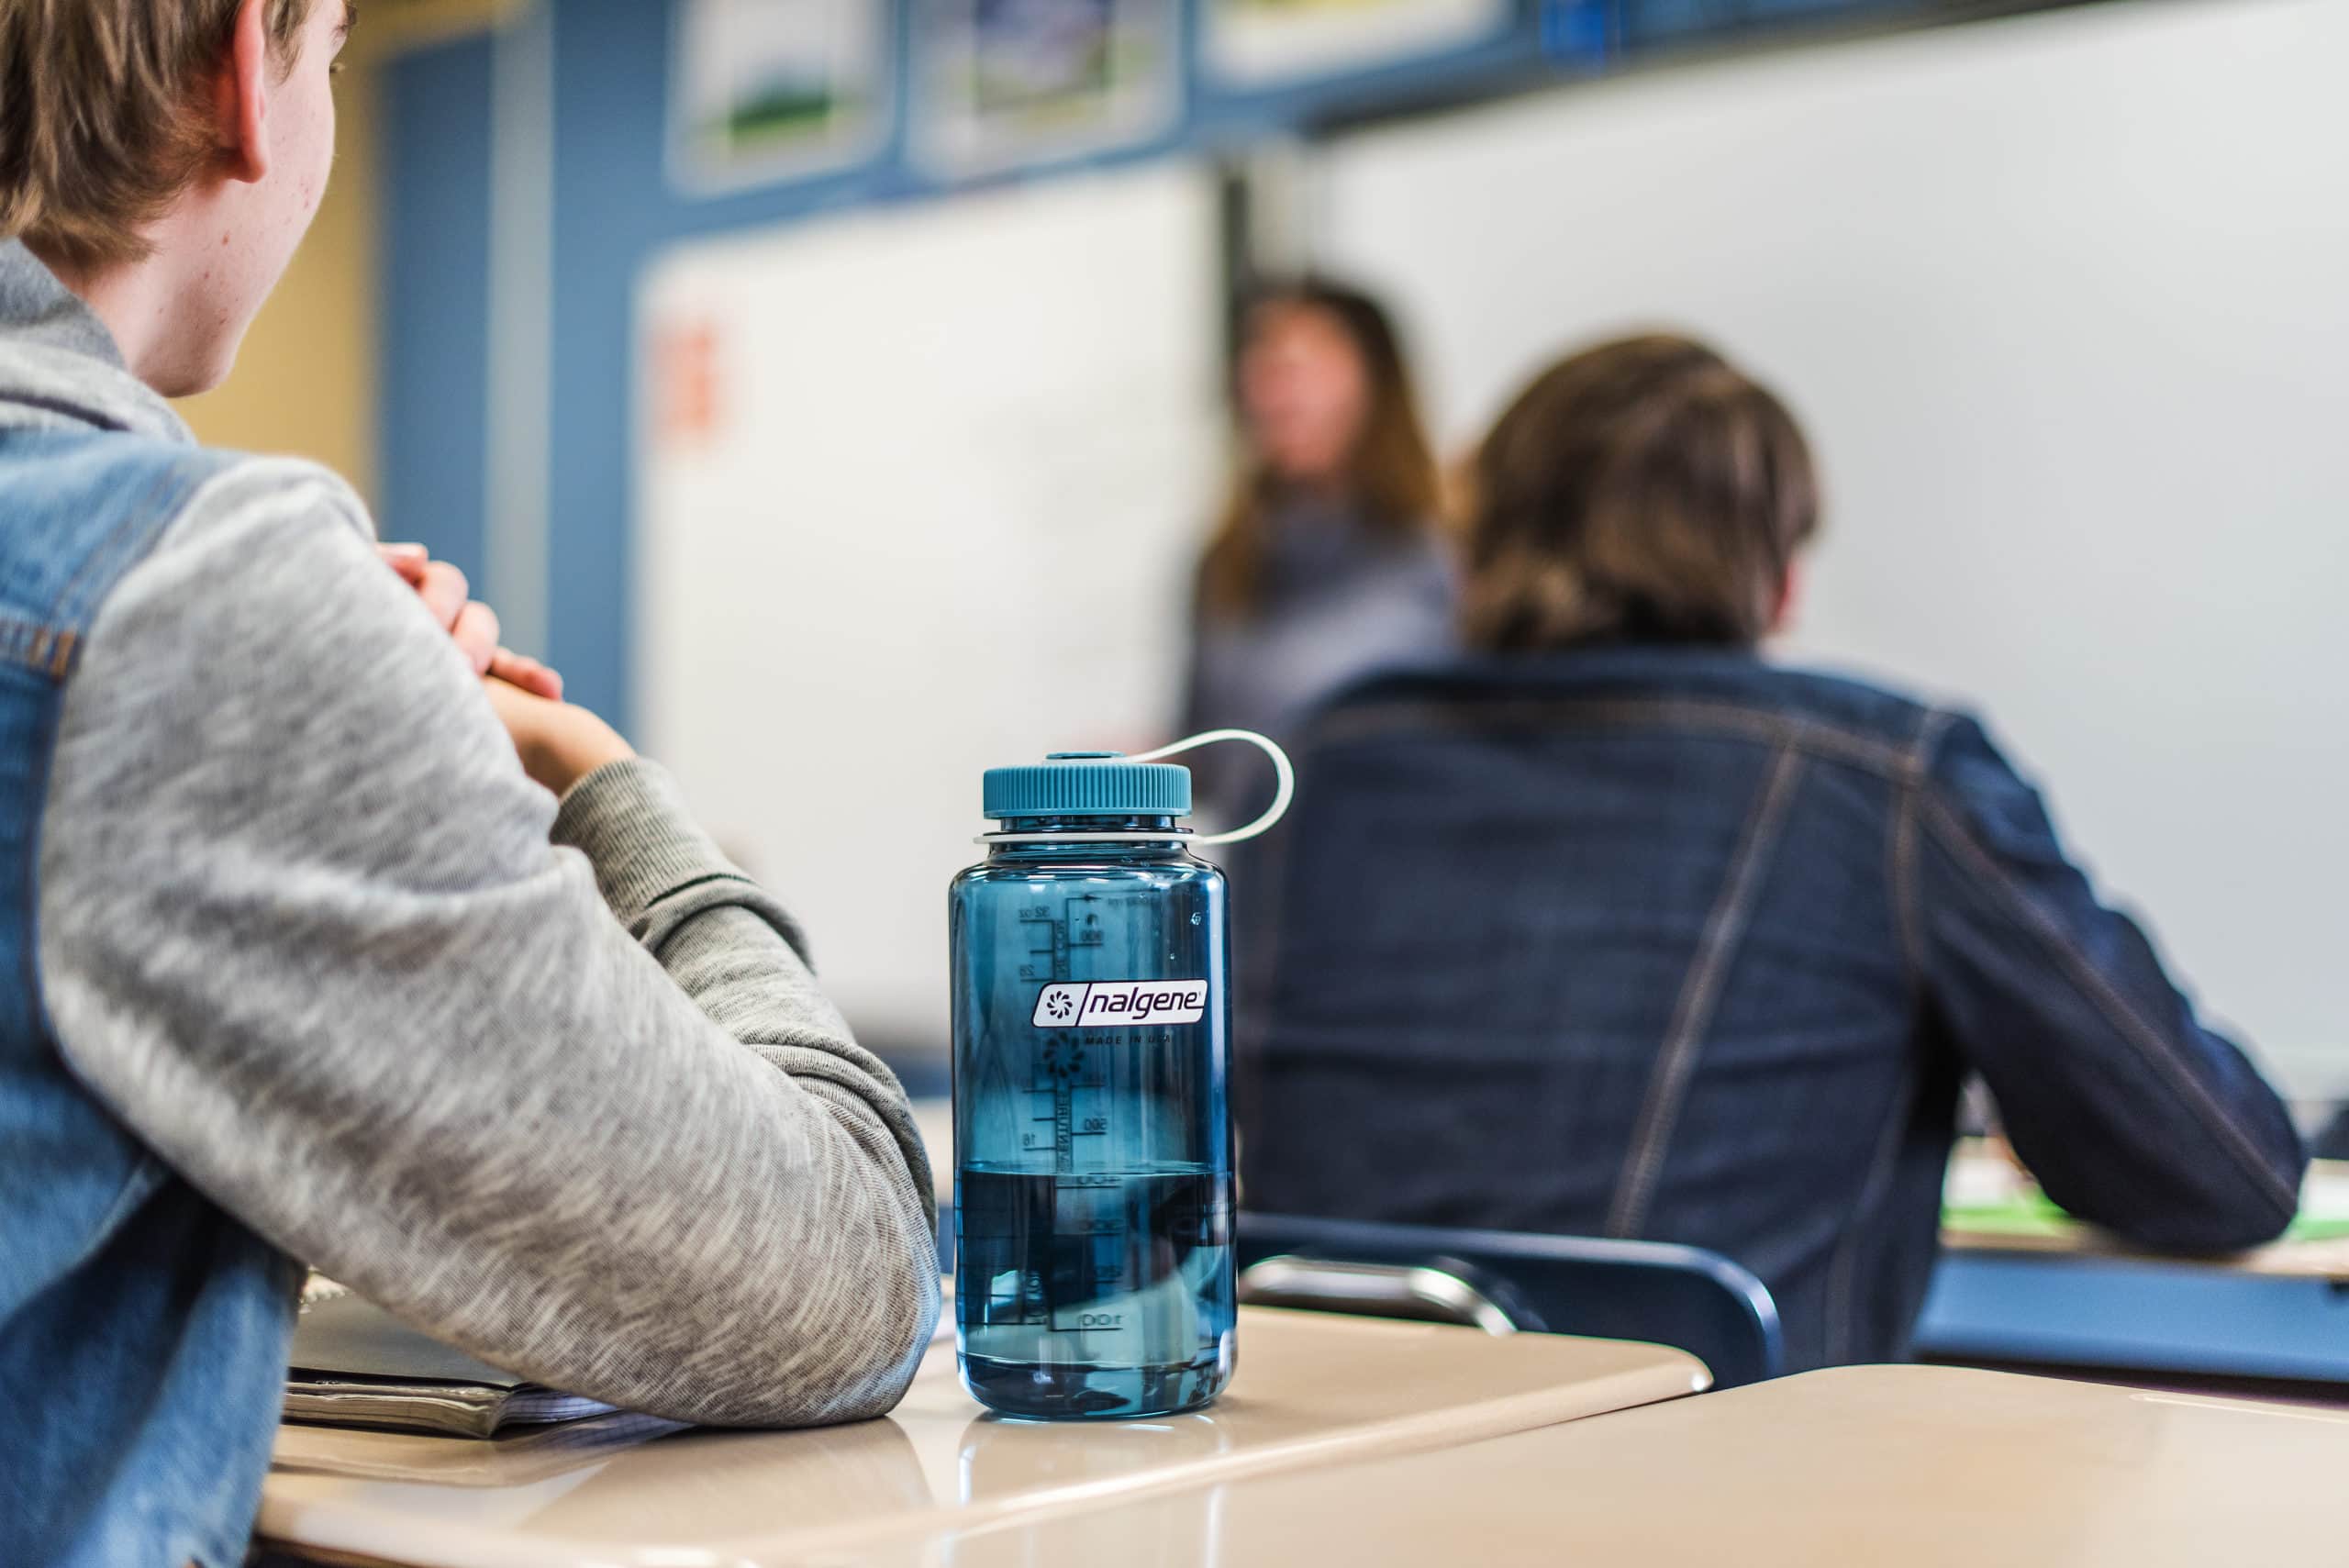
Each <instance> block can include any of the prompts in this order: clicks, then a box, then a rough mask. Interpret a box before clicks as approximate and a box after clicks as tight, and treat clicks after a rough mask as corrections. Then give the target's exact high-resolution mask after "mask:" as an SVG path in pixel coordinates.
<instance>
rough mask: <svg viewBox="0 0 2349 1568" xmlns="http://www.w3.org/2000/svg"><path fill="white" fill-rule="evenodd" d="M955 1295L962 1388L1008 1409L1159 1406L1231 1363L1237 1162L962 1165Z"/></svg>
mask: <svg viewBox="0 0 2349 1568" xmlns="http://www.w3.org/2000/svg"><path fill="white" fill-rule="evenodd" d="M956 1230H957V1256H958V1264H957V1273H956V1284H955V1293H956V1296H957V1309H958V1311H959V1312H960V1313H961V1315H962V1320H963V1376H964V1378H965V1380H966V1381H967V1382H968V1383H969V1385H970V1387H971V1392H972V1394H973V1395H974V1396H975V1397H977V1398H979V1399H980V1400H981V1401H982V1402H984V1403H985V1404H987V1405H988V1406H991V1407H994V1408H996V1409H997V1410H1001V1411H1005V1412H1007V1413H1009V1414H1015V1415H1030V1416H1039V1417H1049V1418H1072V1417H1074V1418H1083V1417H1087V1416H1093V1417H1109V1416H1146V1415H1162V1414H1164V1413H1166V1412H1168V1411H1173V1410H1180V1409H1185V1408H1187V1407H1192V1406H1196V1405H1198V1404H1200V1403H1203V1402H1204V1401H1205V1400H1207V1399H1208V1398H1210V1397H1212V1396H1214V1395H1215V1394H1216V1393H1217V1392H1218V1391H1219V1390H1220V1389H1221V1388H1222V1386H1223V1385H1224V1383H1225V1382H1226V1381H1227V1380H1228V1379H1229V1377H1230V1373H1231V1339H1230V1329H1231V1323H1232V1308H1233V1303H1232V1301H1231V1299H1230V1280H1231V1271H1230V1253H1231V1177H1230V1174H1229V1173H1223V1172H1218V1171H1215V1170H1212V1169H1210V1168H1208V1167H1206V1166H1195V1167H1189V1168H1179V1167H1178V1168H1168V1167H1164V1166H1162V1167H1160V1168H1158V1169H1154V1170H1152V1171H1149V1172H1146V1173H1118V1172H1099V1171H1087V1172H1083V1173H1059V1174H1053V1173H1033V1172H1025V1171H1017V1170H990V1169H987V1168H985V1167H984V1166H970V1165H965V1166H964V1167H963V1169H962V1170H961V1172H960V1173H958V1181H957V1190H956Z"/></svg>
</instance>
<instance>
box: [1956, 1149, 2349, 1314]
mask: <svg viewBox="0 0 2349 1568" xmlns="http://www.w3.org/2000/svg"><path fill="white" fill-rule="evenodd" d="M1942 1239H1943V1241H1944V1242H1946V1243H1947V1244H1949V1245H1950V1246H1952V1247H1957V1248H1963V1249H1965V1250H1968V1251H2012V1252H2095V1253H2099V1254H2112V1255H2120V1256H2127V1255H2132V1253H2133V1252H2134V1251H2135V1250H2134V1249H2132V1248H2131V1247H2130V1246H2129V1245H2128V1244H2127V1243H2125V1242H2123V1241H2121V1240H2118V1239H2117V1238H2114V1237H2111V1236H2109V1235H2106V1234H2105V1233H2103V1232H2101V1231H2099V1230H2098V1229H2095V1228H2094V1227H2093V1226H2089V1225H2086V1224H2083V1223H2082V1222H2081V1221H2079V1220H2076V1219H2075V1218H2072V1217H2071V1216H2070V1215H2068V1214H2066V1213H2065V1212H2064V1211H2063V1210H2062V1209H2061V1208H2058V1207H2056V1206H2055V1205H2054V1203H2053V1202H2052V1201H2051V1200H2049V1199H2048V1197H2047V1196H2046V1195H2044V1194H2043V1193H2042V1192H2041V1191H2040V1190H2039V1185H2038V1184H2037V1183H2035V1182H2033V1181H2032V1178H2031V1176H2030V1174H2029V1173H2027V1172H2025V1171H2024V1170H2023V1169H2022V1168H2021V1166H2020V1165H2017V1164H2016V1163H2015V1162H2013V1160H2012V1159H2010V1158H2009V1157H2008V1156H2007V1155H2006V1154H2005V1153H2004V1152H2003V1151H2001V1150H2000V1148H1999V1147H1998V1145H1995V1144H1993V1143H1991V1142H1990V1141H1989V1140H1983V1139H1969V1140H1966V1141H1965V1143H1963V1144H1961V1145H1960V1146H1959V1148H1958V1151H1957V1153H1956V1154H1955V1156H1954V1158H1952V1160H1951V1161H1950V1167H1949V1179H1948V1181H1947V1182H1946V1183H1945V1184H1943V1189H1942ZM2205 1261H2206V1262H2213V1263H2216V1264H2219V1265H2221V1266H2224V1267H2229V1268H2235V1269H2241V1270H2244V1271H2247V1272H2250V1273H2277V1274H2290V1275H2296V1276H2310V1277H2316V1278H2325V1279H2349V1162H2329V1161H2320V1162H2317V1163H2315V1164H2313V1165H2311V1166H2310V1167H2309V1174H2308V1179H2307V1180H2306V1181H2305V1182H2304V1183H2303V1184H2301V1187H2300V1212H2299V1218H2296V1219H2294V1220H2293V1222H2292V1226H2291V1229H2289V1230H2288V1231H2287V1232H2285V1234H2284V1236H2283V1238H2282V1239H2281V1240H2277V1241H2274V1242H2271V1243H2269V1244H2268V1245H2266V1246H2265V1247H2259V1248H2254V1250H2252V1251H2249V1252H2244V1253H2240V1254H2236V1255H2233V1256H2231V1257H2224V1258H2217V1259H2210V1260H2205Z"/></svg>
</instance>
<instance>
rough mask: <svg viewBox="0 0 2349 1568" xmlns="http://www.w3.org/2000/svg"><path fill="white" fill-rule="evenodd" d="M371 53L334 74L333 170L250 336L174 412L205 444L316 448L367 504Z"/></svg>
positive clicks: (371, 434) (371, 454) (310, 452)
mask: <svg viewBox="0 0 2349 1568" xmlns="http://www.w3.org/2000/svg"><path fill="white" fill-rule="evenodd" d="M353 52H356V50H355V46H354V50H353ZM371 63H372V62H371V61H368V60H361V61H353V62H352V64H351V69H349V70H346V71H345V72H343V73H342V75H340V77H338V78H337V79H336V82H335V112H336V117H337V119H338V121H339V124H338V127H337V130H336V139H335V161H334V173H333V175H332V177H331V178H330V179H329V180H328V183H327V194H326V198H325V199H324V200H323V201H321V202H320V203H319V204H318V213H317V217H316V218H315V219H314V220H312V222H311V224H310V233H309V236H308V238H307V239H304V240H303V242H302V248H301V250H298V251H296V252H295V256H294V261H293V264H292V265H291V266H289V267H288V268H286V270H285V276H284V280H283V281H282V282H280V283H279V284H278V285H277V292H276V293H274V294H273V295H271V296H270V300H269V303H268V304H267V305H265V306H262V312H261V315H260V317H258V318H257V319H255V321H254V322H253V327H252V330H251V331H250V333H248V334H247V335H246V338H245V346H244V350H243V351H242V352H241V353H239V355H238V357H237V368H236V370H235V371H234V372H233V373H231V374H230V375H229V377H228V381H227V382H226V383H225V384H223V385H221V386H220V387H219V388H218V389H217V391H213V392H207V393H206V394H205V395H203V396H201V397H191V398H188V399H187V400H186V401H184V402H183V403H182V404H181V405H180V412H181V414H182V415H184V417H186V419H187V422H188V423H189V424H190V425H191V426H193V427H195V433H196V436H197V438H198V439H201V440H202V441H203V442H204V443H205V444H206V445H207V446H218V447H231V448H235V449H238V450H244V451H261V452H287V453H291V454H293V455H295V456H297V457H306V458H312V459H315V460H316V461H317V462H322V463H324V464H326V465H327V466H328V468H331V469H333V470H334V471H335V472H336V473H340V474H341V475H342V476H343V477H344V478H346V479H348V480H350V481H351V484H354V485H356V486H357V487H358V489H359V493H360V494H361V495H364V496H366V497H367V498H368V500H369V502H370V503H371V504H372V503H373V499H374V484H375V334H376V319H375V317H376V306H375V259H376V250H375V219H376V214H377V211H378V204H377V200H376V176H375V113H374V105H375V91H374V89H375V72H373V69H371Z"/></svg>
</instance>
